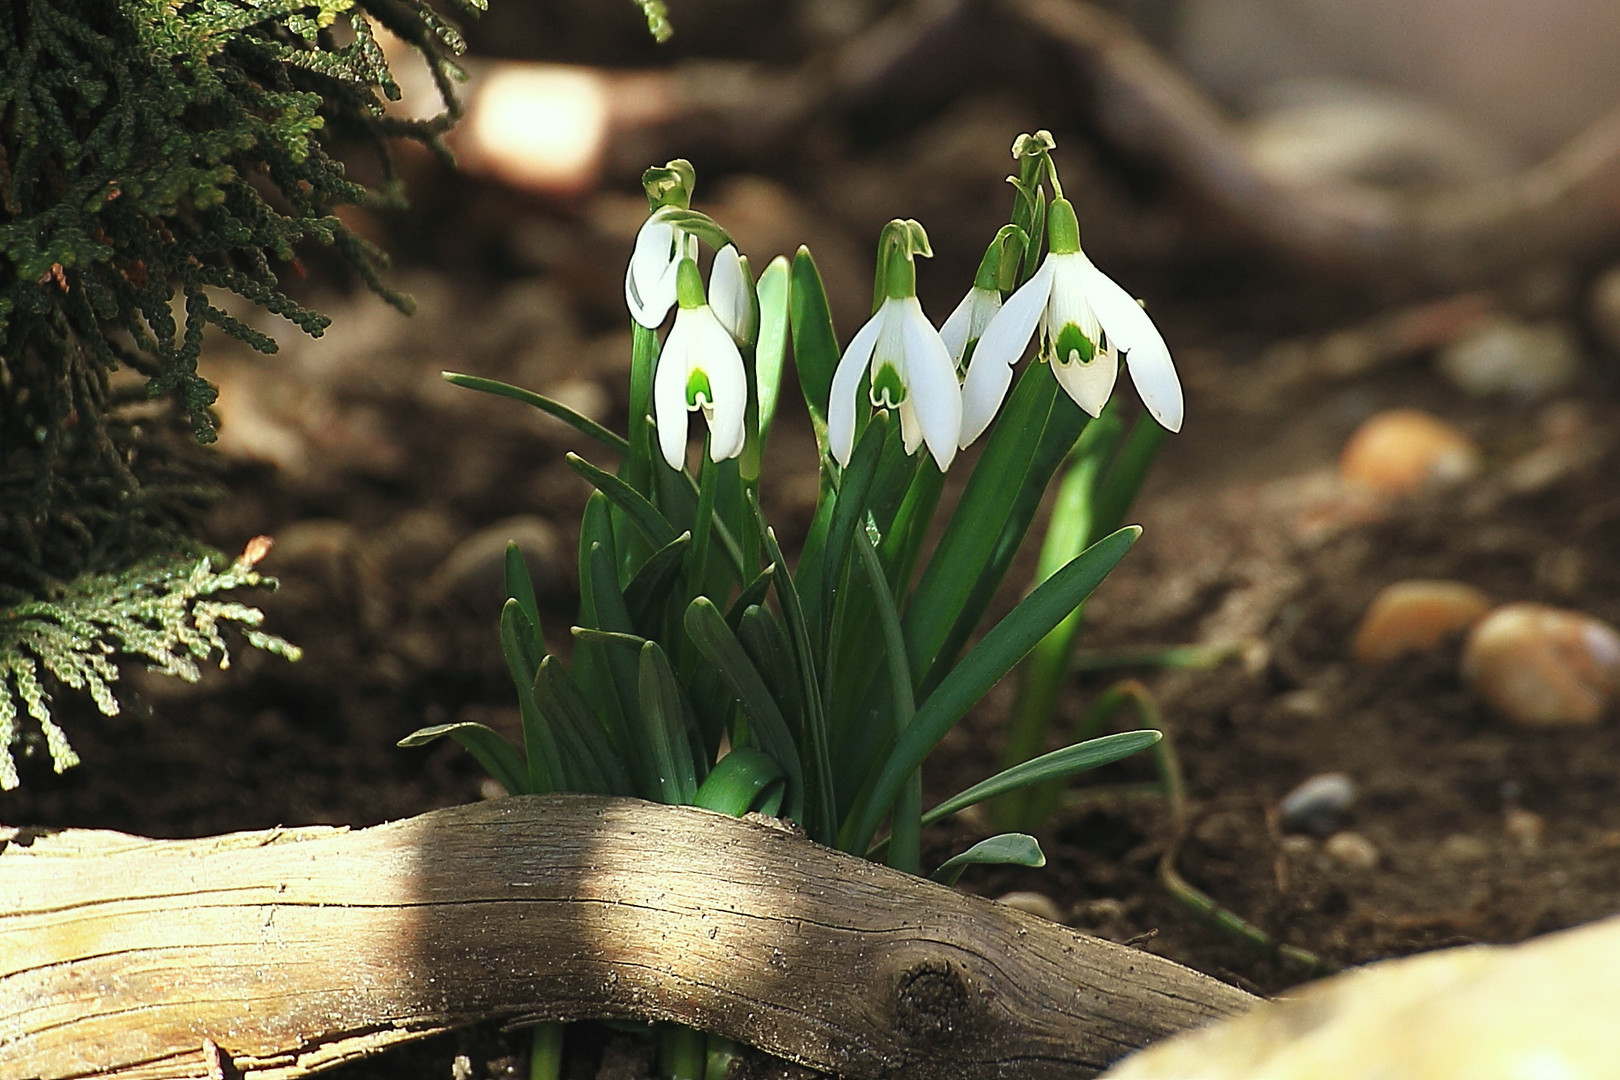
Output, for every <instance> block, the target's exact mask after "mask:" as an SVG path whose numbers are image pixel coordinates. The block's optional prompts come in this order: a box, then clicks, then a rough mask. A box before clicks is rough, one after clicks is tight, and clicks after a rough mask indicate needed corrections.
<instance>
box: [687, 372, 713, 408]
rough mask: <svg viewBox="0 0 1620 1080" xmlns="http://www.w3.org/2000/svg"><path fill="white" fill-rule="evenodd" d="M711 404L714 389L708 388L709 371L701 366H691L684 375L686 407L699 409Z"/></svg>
mask: <svg viewBox="0 0 1620 1080" xmlns="http://www.w3.org/2000/svg"><path fill="white" fill-rule="evenodd" d="M700 398H701V400H699V399H700ZM713 404H714V391H713V390H711V389H710V388H709V373H708V372H706V371H704V370H703V369H702V368H693V369H692V370H691V372H690V373H689V374H688V375H687V376H686V407H687V408H688V409H700V408H702V407H703V406H704V405H713Z"/></svg>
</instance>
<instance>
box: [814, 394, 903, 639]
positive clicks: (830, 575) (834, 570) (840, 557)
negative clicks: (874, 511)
mask: <svg viewBox="0 0 1620 1080" xmlns="http://www.w3.org/2000/svg"><path fill="white" fill-rule="evenodd" d="M888 434H889V423H888V416H887V415H886V414H885V413H878V414H877V415H875V416H873V417H872V419H871V421H870V422H869V423H868V424H867V425H866V430H865V431H864V432H862V433H861V438H860V441H859V442H857V443H856V444H855V452H854V453H853V454H851V455H850V459H849V465H848V467H847V468H845V469H844V475H843V476H842V477H841V478H840V480H839V483H838V494H837V495H836V496H835V501H834V502H833V510H832V519H831V521H830V522H829V524H828V526H827V546H826V548H824V549H823V554H822V557H821V572H822V575H823V577H822V579H821V610H823V611H831V610H832V609H833V592H834V589H835V588H836V586H837V584H838V582H839V581H841V580H842V579H843V576H844V565H845V563H846V562H847V561H848V560H849V545H850V540H851V538H852V537H854V535H855V530H856V528H857V527H858V526H859V525H860V524H861V523H862V522H863V521H864V519H865V517H866V501H867V496H868V495H870V494H871V491H872V480H873V478H874V477H875V476H877V468H878V461H879V459H880V458H881V456H882V454H883V444H884V441H885V440H886V439H887V438H888Z"/></svg>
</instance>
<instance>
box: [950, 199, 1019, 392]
mask: <svg viewBox="0 0 1620 1080" xmlns="http://www.w3.org/2000/svg"><path fill="white" fill-rule="evenodd" d="M1027 246H1028V238H1027V237H1026V236H1025V235H1024V230H1023V229H1020V228H1019V227H1018V226H1017V225H1003V226H1002V227H1001V230H1000V231H999V232H997V233H996V238H995V239H994V240H992V241H990V246H989V247H988V248H986V249H985V251H984V258H983V259H980V260H979V270H978V273H976V274H975V275H974V277H973V287H972V288H971V289H969V290H968V292H967V295H966V296H964V297H962V302H961V303H960V304H957V305H956V310H955V311H953V312H951V314H950V317H949V318H947V319H946V320H945V325H944V326H941V327H940V328H939V336H940V340H942V341H943V342H945V347H946V348H947V349H949V350H950V352H951V359H952V360H954V361H955V362H956V372H957V375H958V376H960V375H961V374H962V372H963V371H964V370H965V369H966V368H967V365H968V362H969V361H970V360H971V359H972V358H973V350H974V347H975V346H977V345H978V344H979V339H980V338H981V337H983V336H984V331H985V329H986V328H987V327H989V325H990V320H991V319H993V318H995V317H996V313H997V312H999V311H1000V310H1001V293H1002V290H1003V289H1004V288H1006V289H1010V288H1012V287H1013V285H1015V284H1017V275H1018V266H1019V264H1020V263H1021V262H1022V261H1023V258H1024V250H1025V248H1026V247H1027Z"/></svg>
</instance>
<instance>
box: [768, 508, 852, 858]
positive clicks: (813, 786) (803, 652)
mask: <svg viewBox="0 0 1620 1080" xmlns="http://www.w3.org/2000/svg"><path fill="white" fill-rule="evenodd" d="M750 506H751V508H752V509H753V511H754V517H755V518H756V519H757V520H758V521H759V531H760V535H761V537H762V538H763V539H764V541H765V553H766V554H767V555H768V556H770V560H771V562H772V563H773V564H775V566H776V567H777V573H776V574H775V575H774V576H773V577H772V579H771V581H772V583H773V584H774V585H775V586H776V595H777V597H778V598H779V599H780V600H781V601H782V617H783V618H784V619H785V620H786V621H787V631H788V640H789V641H790V642H791V643H792V645H793V652H794V653H795V654H796V656H797V659H798V663H799V681H800V683H801V684H802V686H803V690H804V713H803V714H802V718H801V720H800V733H801V734H800V741H801V745H802V746H803V747H804V753H805V757H806V758H807V762H806V765H807V772H808V783H809V784H810V791H809V793H808V794H807V795H806V797H805V799H806V804H807V806H808V807H809V818H808V820H806V821H805V823H804V827H805V831H806V832H808V833H809V834H810V839H812V840H814V841H816V842H817V843H819V844H831V843H832V842H833V840H834V838H835V837H836V835H837V831H838V822H837V810H836V807H837V803H836V802H835V796H834V794H833V772H832V749H831V742H830V740H829V738H828V734H827V712H826V709H825V707H824V706H823V703H822V700H821V686H820V685H819V683H818V682H817V681H816V651H815V644H814V640H813V639H812V638H811V636H810V629H809V627H808V625H807V624H806V623H805V618H804V604H803V603H802V602H800V599H799V590H798V589H797V588H796V587H795V585H794V582H793V575H791V574H789V573H788V570H787V560H786V559H784V558H783V557H782V546H781V545H780V544H778V543H777V542H776V531H775V530H774V529H772V528H771V527H770V526H768V525H766V524H765V514H764V511H762V510H760V508H759V503H758V502H752V503H750Z"/></svg>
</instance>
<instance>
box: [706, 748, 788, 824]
mask: <svg viewBox="0 0 1620 1080" xmlns="http://www.w3.org/2000/svg"><path fill="white" fill-rule="evenodd" d="M784 776H785V774H784V773H783V772H782V766H781V765H779V764H777V761H776V759H775V758H773V757H771V756H770V755H769V754H767V753H764V752H763V751H760V750H756V749H754V748H753V747H752V746H738V747H733V748H732V751H731V753H729V754H727V755H726V756H725V757H723V758H721V759H720V760H719V761H717V762H716V763H715V766H714V768H713V769H710V770H709V775H708V776H707V777H705V778H704V781H703V784H702V785H701V786H700V787H699V788H698V790H697V795H696V797H695V798H693V799H692V805H694V806H701V807H703V808H704V809H705V810H714V811H717V812H719V813H722V814H730V815H731V816H732V817H742V816H743V815H744V814H746V813H748V812H749V811H750V810H757V809H759V807H760V805H761V804H763V803H764V802H765V801H766V800H767V799H769V798H770V793H771V788H772V786H773V785H774V786H775V787H776V788H778V789H780V788H781V786H782V782H783V779H784Z"/></svg>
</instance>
